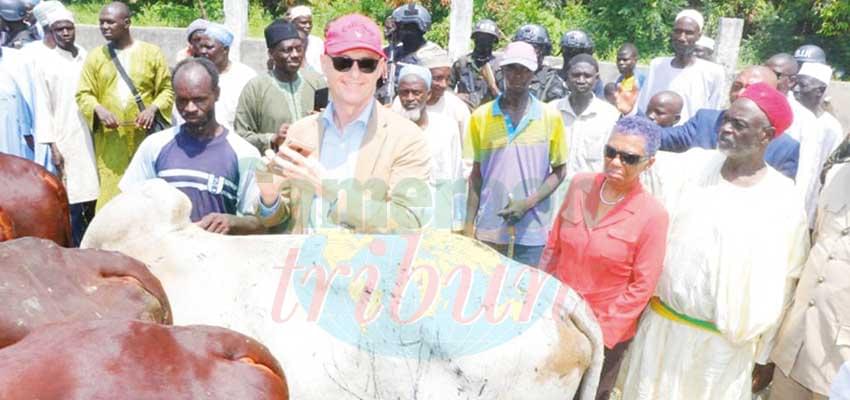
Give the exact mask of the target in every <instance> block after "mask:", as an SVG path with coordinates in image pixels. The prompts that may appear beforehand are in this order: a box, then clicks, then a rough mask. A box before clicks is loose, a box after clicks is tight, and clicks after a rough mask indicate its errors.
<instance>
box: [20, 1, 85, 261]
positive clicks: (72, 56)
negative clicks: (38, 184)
mask: <svg viewBox="0 0 850 400" xmlns="http://www.w3.org/2000/svg"><path fill="white" fill-rule="evenodd" d="M45 18H46V20H45V21H46V25H47V26H48V27H49V28H50V29H49V30H47V31H46V32H47V33H46V34H48V35H51V36H52V37H53V38H54V40H53V41H54V42H55V43H56V47H55V48H53V49H48V50H47V53H46V54H45V55H44V57H43V58H42V59H41V60H39V62H37V63H35V64H34V66H35V75H36V76H37V77H38V79H40V80H42V82H43V83H44V86H45V88H46V99H47V103H48V109H49V110H50V116H51V117H52V120H53V123H52V126H53V135H51V136H50V137H42V138H41V139H40V140H39V141H40V142H42V143H44V144H48V145H50V146H51V150H52V151H53V160H54V164H56V165H57V167H58V168H59V170H60V172H61V173H60V176H61V177H62V181H63V183H64V184H65V190H66V191H67V192H68V203H69V204H70V213H71V228H72V239H73V243H74V245H79V243H80V241H82V239H83V234H84V233H85V230H86V227H87V226H88V223H89V222H90V221H91V220H92V219H93V218H94V213H95V202H96V200H97V197H98V196H99V195H100V183H99V181H98V175H97V162H96V161H95V158H94V146H93V144H92V137H91V132H89V129H88V125H87V124H86V121H85V120H84V119H83V117H82V115H81V114H80V109H79V108H78V107H77V102H76V101H75V100H74V98H75V95H76V93H77V87H78V85H79V82H80V76H81V72H82V70H83V63H84V62H85V60H86V55H87V53H86V51H85V49H83V48H81V47H80V46H77V45H76V43H75V41H76V34H75V33H76V26H75V24H74V16H73V15H72V14H71V12H69V11H68V10H66V9H65V8H64V7H61V8H56V9H54V10H51V11H50V12H49V13H48V14H47V16H46V17H45Z"/></svg>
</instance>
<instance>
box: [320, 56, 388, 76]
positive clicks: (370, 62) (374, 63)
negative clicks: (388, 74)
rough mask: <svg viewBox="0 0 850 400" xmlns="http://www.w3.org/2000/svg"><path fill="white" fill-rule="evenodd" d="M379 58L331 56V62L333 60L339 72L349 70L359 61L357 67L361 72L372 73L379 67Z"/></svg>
mask: <svg viewBox="0 0 850 400" xmlns="http://www.w3.org/2000/svg"><path fill="white" fill-rule="evenodd" d="M378 61H380V60H378V59H377V58H360V59H354V58H351V57H331V62H333V65H334V69H335V70H337V71H339V72H348V71H349V70H350V69H351V67H352V66H353V65H354V63H357V69H359V70H360V72H363V73H366V74H371V73H372V72H375V69H376V68H378Z"/></svg>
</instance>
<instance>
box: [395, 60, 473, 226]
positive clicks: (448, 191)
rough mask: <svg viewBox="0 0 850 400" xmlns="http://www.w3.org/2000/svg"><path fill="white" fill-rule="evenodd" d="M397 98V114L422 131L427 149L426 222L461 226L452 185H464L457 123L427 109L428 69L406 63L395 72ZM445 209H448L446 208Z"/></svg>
mask: <svg viewBox="0 0 850 400" xmlns="http://www.w3.org/2000/svg"><path fill="white" fill-rule="evenodd" d="M398 79H399V81H398V99H399V100H400V101H401V108H402V110H401V115H402V116H404V117H405V118H407V119H409V120H411V121H413V122H414V123H415V124H416V125H418V126H419V128H421V129H422V131H423V132H425V138H426V140H427V141H428V147H429V148H430V150H431V179H430V182H429V185H430V186H431V191H432V193H433V195H432V198H433V199H434V208H433V210H434V218H433V219H432V223H431V224H430V225H429V226H430V227H432V228H437V229H451V230H454V231H457V230H460V229H462V223H463V221H462V220H461V219H460V216H461V210H462V208H463V206H464V205H465V204H459V203H458V202H457V201H455V200H454V199H456V198H457V199H458V200H461V199H462V197H463V193H460V192H459V193H457V196H455V193H454V188H455V187H456V186H455V185H458V184H459V185H460V186H459V187H460V188H461V189H465V188H466V185H465V184H464V180H463V168H462V165H461V159H460V155H461V150H460V133H458V131H457V125H456V124H455V123H454V121H452V120H451V119H449V118H448V117H447V116H445V115H444V114H440V113H433V112H430V111H428V110H427V103H428V98H429V96H430V91H431V89H429V88H430V87H431V72H430V71H429V70H428V69H427V68H425V67H420V66H418V65H407V66H405V67H404V68H402V69H401V72H400V73H399V76H398ZM446 210H448V211H450V212H446Z"/></svg>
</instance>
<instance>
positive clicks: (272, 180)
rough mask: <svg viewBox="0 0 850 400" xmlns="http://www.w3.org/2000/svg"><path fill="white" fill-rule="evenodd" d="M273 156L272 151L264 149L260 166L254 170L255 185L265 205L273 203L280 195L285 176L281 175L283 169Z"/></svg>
mask: <svg viewBox="0 0 850 400" xmlns="http://www.w3.org/2000/svg"><path fill="white" fill-rule="evenodd" d="M275 157H277V156H276V153H275V152H274V151H271V150H266V154H265V156H264V157H263V159H262V162H263V165H262V167H261V168H260V169H257V170H256V171H254V176H255V177H256V178H257V186H258V187H259V188H260V201H262V202H263V205H265V206H266V207H271V206H273V205H274V203H275V202H276V201H277V199H278V198H279V197H280V191H281V189H283V184H284V183H286V178H284V177H283V170H281V169H280V167H278V166H277V164H276V163H275V162H274V159H275Z"/></svg>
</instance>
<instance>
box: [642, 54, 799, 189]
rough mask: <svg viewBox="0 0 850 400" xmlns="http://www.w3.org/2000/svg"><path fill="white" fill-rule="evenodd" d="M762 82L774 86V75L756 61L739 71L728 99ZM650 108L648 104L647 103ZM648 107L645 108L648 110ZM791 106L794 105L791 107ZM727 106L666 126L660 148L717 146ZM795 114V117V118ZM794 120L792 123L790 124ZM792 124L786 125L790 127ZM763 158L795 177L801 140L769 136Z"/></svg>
mask: <svg viewBox="0 0 850 400" xmlns="http://www.w3.org/2000/svg"><path fill="white" fill-rule="evenodd" d="M756 83H765V84H767V85H769V86H770V87H773V88H775V87H776V86H777V79H776V77H775V75H774V73H773V72H772V71H771V69H769V68H767V67H765V66H761V65H756V66H752V67H749V68H747V69H745V70H743V71H741V73H740V74H738V76H736V77H735V81H734V82H732V87H731V88H730V89H729V103H730V104H731V103H734V102H735V100H737V99H738V97H739V96H740V95H741V93H743V91H744V90H745V89H746V88H747V87H748V86H750V85H754V84H756ZM649 108H650V109H651V107H649ZM650 109H648V110H647V111H648V112H651V110H650ZM791 109H792V110H793V109H794V108H793V107H791ZM725 113H726V110H711V109H703V110H699V111H697V112H696V115H694V116H693V117H691V119H689V120H688V121H686V122H685V123H684V124H681V125H679V126H672V127H666V128H665V129H664V132H663V133H662V135H661V150H663V151H671V152H676V153H681V152H685V151H688V150H690V149H692V148H694V147H701V148H703V149H715V148H717V132H718V131H719V130H720V126H721V125H722V124H723V115H724V114H725ZM796 117H797V116H796V114H795V115H794V118H796ZM793 125H794V123H792V126H793ZM790 129H791V128H789V131H790ZM764 157H765V159H764V161H765V162H766V163H767V164H768V165H770V166H771V167H773V168H776V170H778V171H779V172H781V173H782V174H783V175H785V176H787V177H789V178H791V179H795V177H796V176H797V170H798V163H799V160H800V141H799V140H797V139H795V138H794V137H792V136H791V135H790V134H788V133H787V132H785V133H784V134H783V132H779V136H777V137H776V138H775V139H773V140H771V141H770V143H769V144H768V145H767V150H766V151H765V155H764Z"/></svg>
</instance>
